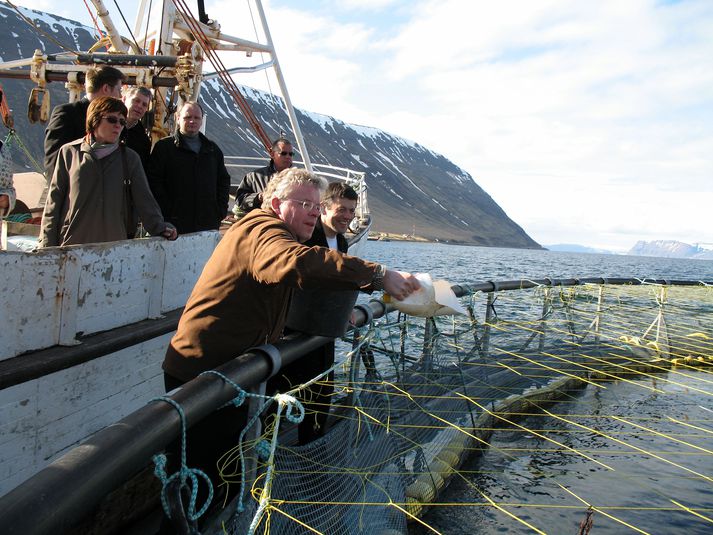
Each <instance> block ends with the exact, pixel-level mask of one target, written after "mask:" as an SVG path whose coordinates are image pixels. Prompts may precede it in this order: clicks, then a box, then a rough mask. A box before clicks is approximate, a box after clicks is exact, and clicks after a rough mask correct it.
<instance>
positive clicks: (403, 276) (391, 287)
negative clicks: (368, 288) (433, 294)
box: [384, 269, 421, 301]
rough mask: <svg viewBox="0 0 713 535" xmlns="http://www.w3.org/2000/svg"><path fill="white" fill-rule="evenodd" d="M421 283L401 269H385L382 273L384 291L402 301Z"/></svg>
mask: <svg viewBox="0 0 713 535" xmlns="http://www.w3.org/2000/svg"><path fill="white" fill-rule="evenodd" d="M420 287H421V284H420V283H419V282H418V279H417V278H416V277H415V276H413V275H412V274H411V273H405V272H403V271H394V270H391V269H387V270H386V274H385V275H384V291H385V292H386V293H388V294H389V295H390V296H392V297H393V298H394V299H398V300H399V301H402V300H404V299H406V298H407V297H408V296H409V295H411V294H412V293H413V292H415V291H416V290H418V289H419V288H420Z"/></svg>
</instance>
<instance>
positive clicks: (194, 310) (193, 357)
mask: <svg viewBox="0 0 713 535" xmlns="http://www.w3.org/2000/svg"><path fill="white" fill-rule="evenodd" d="M376 267H377V264H374V263H373V262H368V261H366V260H362V259H360V258H356V257H353V256H348V255H344V254H342V253H340V252H337V251H332V250H330V249H327V248H324V247H307V246H305V245H302V244H301V243H299V242H298V241H297V238H296V236H295V235H294V234H293V233H292V232H291V231H290V230H289V228H288V227H287V225H285V224H284V223H283V222H282V221H281V220H280V219H279V218H278V217H277V216H276V215H275V214H273V213H272V212H267V211H265V210H253V211H252V212H250V214H248V215H247V216H245V217H244V218H243V219H241V220H240V222H239V223H237V224H235V225H233V227H231V229H230V230H229V231H228V232H227V233H226V234H225V236H224V237H223V239H222V240H221V241H220V243H219V244H218V247H216V249H215V251H214V252H213V255H212V256H211V257H210V259H209V260H208V263H207V264H206V266H205V268H204V269H203V273H202V274H201V276H200V278H199V279H198V282H197V283H196V286H195V288H193V292H192V293H191V296H190V297H189V298H188V303H187V304H186V309H185V310H184V312H183V315H182V316H181V320H180V322H179V324H178V331H177V332H176V334H175V336H174V337H173V339H172V340H171V344H170V345H169V348H168V350H167V352H166V358H165V360H164V362H163V369H164V371H165V372H166V373H168V375H171V376H173V377H175V378H177V379H180V380H183V381H188V380H190V379H192V378H193V377H195V376H197V375H198V374H199V373H201V372H203V371H205V370H210V369H214V368H216V367H218V366H220V365H221V364H224V363H226V362H228V361H229V360H230V359H232V358H235V357H237V356H238V355H240V354H242V353H244V352H245V351H246V350H247V349H249V348H251V347H254V346H258V345H262V344H265V343H274V342H276V341H277V340H278V339H279V338H280V335H281V334H282V330H283V328H284V325H285V317H286V315H287V308H288V305H289V302H290V298H291V296H292V290H293V289H294V288H323V289H326V290H357V289H368V287H369V285H370V284H371V281H372V279H373V276H374V273H375V271H376Z"/></svg>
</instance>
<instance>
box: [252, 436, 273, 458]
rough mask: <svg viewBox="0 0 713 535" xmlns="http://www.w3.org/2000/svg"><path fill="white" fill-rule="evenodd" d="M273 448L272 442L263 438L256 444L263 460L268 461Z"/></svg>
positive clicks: (259, 455) (258, 453) (256, 448)
mask: <svg viewBox="0 0 713 535" xmlns="http://www.w3.org/2000/svg"><path fill="white" fill-rule="evenodd" d="M271 449H272V447H271V446H270V442H268V441H267V440H261V441H260V442H258V443H257V445H256V446H255V451H256V452H257V455H258V457H260V460H262V461H267V460H268V459H269V458H270V451H271Z"/></svg>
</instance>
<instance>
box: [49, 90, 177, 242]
mask: <svg viewBox="0 0 713 535" xmlns="http://www.w3.org/2000/svg"><path fill="white" fill-rule="evenodd" d="M126 116H127V109H126V106H124V103H123V102H121V100H119V99H117V98H113V97H101V98H98V99H95V100H92V102H91V103H90V104H89V109H88V110H87V135H86V136H85V137H83V138H81V139H78V140H76V141H72V142H71V143H67V144H66V145H64V146H63V147H62V148H61V149H60V154H59V157H58V158H57V163H56V165H55V168H54V173H53V174H52V181H51V183H50V187H49V193H48V196H47V202H46V204H45V210H44V213H43V215H42V228H41V230H40V239H39V246H40V247H52V246H57V245H76V244H80V243H98V242H108V241H117V240H125V239H127V238H132V237H133V236H134V234H135V232H136V225H137V219H138V218H140V219H141V222H142V223H143V225H144V228H145V229H146V230H147V231H148V232H149V234H151V235H154V236H157V235H161V236H163V237H165V238H167V239H169V240H173V239H176V235H177V234H176V229H175V228H174V227H173V225H171V224H170V223H166V222H165V221H164V220H163V216H162V215H161V210H160V209H159V207H158V204H157V203H156V200H155V199H154V198H153V195H152V194H151V190H150V189H149V186H148V182H147V181H146V175H145V174H144V170H143V167H142V165H141V160H140V159H139V156H138V155H137V154H136V153H135V152H134V151H133V150H131V149H128V148H126V147H124V146H123V145H121V144H120V143H119V137H120V135H121V132H122V130H123V129H124V127H125V126H126ZM137 216H138V218H137Z"/></svg>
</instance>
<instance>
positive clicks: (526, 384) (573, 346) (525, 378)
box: [0, 278, 713, 535]
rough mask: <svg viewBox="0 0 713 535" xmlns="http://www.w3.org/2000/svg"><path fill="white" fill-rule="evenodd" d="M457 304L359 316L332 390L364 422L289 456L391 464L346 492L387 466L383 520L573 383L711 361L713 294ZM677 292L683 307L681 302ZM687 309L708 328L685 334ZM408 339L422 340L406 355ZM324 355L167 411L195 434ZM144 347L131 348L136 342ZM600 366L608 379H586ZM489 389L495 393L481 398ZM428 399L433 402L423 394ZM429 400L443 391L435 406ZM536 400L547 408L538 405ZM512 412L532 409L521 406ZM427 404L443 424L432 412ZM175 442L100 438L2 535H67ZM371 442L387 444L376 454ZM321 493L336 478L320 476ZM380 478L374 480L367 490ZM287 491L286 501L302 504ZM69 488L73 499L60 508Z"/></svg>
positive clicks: (185, 396)
mask: <svg viewBox="0 0 713 535" xmlns="http://www.w3.org/2000/svg"><path fill="white" fill-rule="evenodd" d="M452 289H453V291H454V292H455V294H456V295H457V296H459V297H462V298H465V300H466V301H467V303H466V304H467V309H468V312H469V315H468V316H467V317H465V318H463V317H462V316H461V318H463V319H456V318H454V317H449V316H443V317H438V318H415V319H414V318H408V317H405V316H403V315H402V314H400V313H399V314H397V315H396V317H394V314H389V313H393V312H395V309H394V307H393V305H392V304H390V303H384V302H383V301H381V300H371V301H369V302H368V303H367V304H364V305H358V306H357V307H355V309H354V311H353V315H352V319H353V324H354V330H353V331H351V332H352V334H351V335H349V339H348V340H349V342H348V343H350V344H351V347H352V348H353V349H352V351H351V352H350V353H349V354H348V355H347V356H346V360H345V361H344V362H343V363H342V364H344V363H347V364H350V366H349V365H347V366H346V367H345V368H344V369H345V371H344V373H343V374H342V375H343V376H342V377H341V378H339V377H338V378H337V380H338V381H342V387H340V388H341V390H342V391H343V392H344V393H345V397H342V399H346V402H343V411H347V412H348V411H349V410H353V411H354V414H355V416H354V417H353V418H350V417H349V416H348V415H346V414H345V413H344V412H343V413H342V414H341V415H340V419H339V420H340V421H339V423H337V424H336V425H335V426H334V429H333V430H330V433H332V432H335V433H339V432H342V431H340V429H342V428H339V426H340V425H342V424H343V425H352V427H350V428H348V430H347V431H345V432H344V433H345V435H344V437H347V438H345V439H344V440H326V441H316V442H315V443H313V444H314V446H313V444H308V445H307V446H306V447H305V448H314V449H299V450H296V451H295V452H294V455H296V456H297V457H299V458H300V459H303V460H304V459H307V461H304V462H308V461H309V455H310V452H312V453H314V454H319V455H324V452H322V451H321V450H320V449H319V448H322V449H323V448H328V447H336V448H338V450H335V451H333V452H332V453H331V454H330V455H331V457H328V459H329V460H328V461H327V460H326V459H327V458H324V457H320V459H321V460H320V459H316V460H313V461H314V464H313V465H310V466H312V467H313V469H314V470H315V471H316V472H320V471H321V470H323V469H321V470H320V469H319V468H318V467H319V466H326V465H324V464H320V463H328V464H329V465H330V466H331V469H332V470H334V469H336V467H337V465H336V464H335V463H337V458H341V457H344V456H342V455H341V454H342V453H343V452H342V450H343V449H344V448H345V447H346V446H347V444H350V446H349V447H353V448H363V451H368V452H370V453H369V455H374V454H377V455H383V456H384V459H385V460H384V461H383V462H382V461H378V462H375V461H374V459H373V458H370V459H363V461H364V465H363V466H362V467H361V468H359V467H354V466H345V467H344V472H343V473H342V474H341V475H340V477H341V479H344V478H357V479H355V483H358V482H359V481H361V480H359V479H358V477H359V476H358V474H359V473H361V471H363V470H366V469H367V468H366V467H369V470H372V469H373V468H372V467H374V466H381V469H382V470H383V471H384V472H385V473H386V474H390V475H394V474H395V475H396V476H397V477H399V478H402V481H401V483H399V484H398V485H396V486H391V487H389V488H390V489H391V491H390V492H391V494H389V495H388V496H387V497H386V498H385V497H384V495H383V493H382V494H380V495H379V497H378V498H377V499H379V500H382V501H383V503H382V502H379V503H378V504H372V505H381V506H383V509H385V510H386V511H387V512H388V514H389V515H390V516H394V514H397V515H400V516H401V517H408V518H411V517H414V518H415V517H416V516H418V515H419V514H420V513H421V512H422V511H423V510H424V508H425V507H426V506H427V505H428V503H431V502H433V501H434V500H435V496H436V495H437V494H438V492H439V490H440V489H441V488H442V487H443V486H444V480H445V479H447V478H448V477H450V476H451V475H452V474H453V473H454V471H456V470H457V469H458V466H459V463H461V462H463V460H464V458H465V456H466V453H467V452H468V451H470V449H471V448H472V449H473V451H475V450H480V449H482V447H480V446H477V445H475V441H476V440H478V441H480V443H483V442H486V441H487V438H488V436H489V435H488V434H487V433H489V431H488V430H491V429H492V427H493V426H494V425H497V424H498V423H500V424H501V425H502V424H503V423H504V422H505V423H508V422H510V423H511V420H510V418H514V417H516V416H512V414H514V413H517V414H520V415H527V414H528V413H529V412H531V411H532V410H536V409H537V407H539V404H540V403H548V402H551V401H552V400H553V399H556V397H557V393H556V391H555V390H553V386H552V385H554V386H555V387H558V388H559V387H560V386H561V387H562V388H566V389H567V390H566V392H567V394H566V395H567V396H570V395H571V394H570V392H571V391H572V390H573V388H575V387H574V386H572V383H573V382H579V383H580V384H583V385H586V384H593V381H594V378H595V377H599V379H598V380H613V379H615V378H617V377H618V376H620V375H621V374H632V373H661V372H665V371H667V370H669V369H670V367H671V366H672V365H676V362H675V361H676V359H679V360H680V363H681V364H683V365H687V363H691V365H694V364H696V363H697V362H699V361H698V360H697V358H698V357H696V356H695V354H696V353H701V354H704V353H706V352H707V354H710V355H713V342H711V341H713V332H711V328H710V326H711V325H713V322H711V321H709V320H710V318H711V316H713V282H701V281H686V280H653V279H636V278H580V279H577V278H573V279H549V278H546V279H533V280H525V279H523V280H510V281H487V282H482V283H477V284H461V285H455V286H452ZM674 290H675V291H677V292H679V294H676V295H674V293H675V292H674ZM694 307H695V310H698V311H700V315H701V316H705V319H703V318H702V317H699V318H698V319H697V320H696V323H690V317H691V316H692V310H694ZM476 310H480V312H476ZM374 320H378V321H374ZM613 320H615V321H613ZM705 325H707V326H708V327H707V328H706V327H705ZM689 327H690V328H689ZM673 329H676V332H673ZM407 335H408V336H407ZM414 335H418V340H410V339H409V337H410V338H413V337H414ZM328 340H329V339H328V338H325V337H316V336H313V337H309V336H304V335H301V336H300V335H297V336H291V337H288V338H287V339H285V340H284V341H282V342H280V343H278V344H275V346H274V348H276V351H275V349H270V348H255V349H253V350H250V351H248V352H247V353H246V354H244V355H243V356H242V357H241V358H240V359H235V360H233V361H231V362H229V363H227V364H225V365H223V366H221V367H220V368H218V369H217V371H218V372H219V374H220V375H217V374H204V375H201V376H199V377H197V378H196V379H194V380H193V381H190V382H189V383H187V384H186V385H184V387H182V388H181V389H180V390H178V391H176V392H174V393H172V394H171V395H170V396H169V397H170V398H171V399H172V400H173V402H175V403H176V404H178V405H180V407H181V409H182V412H183V414H184V415H185V418H186V419H187V420H188V421H189V422H196V421H200V420H201V419H203V418H205V417H206V416H207V415H209V414H210V413H211V412H213V411H214V410H216V409H217V408H219V407H221V406H222V405H224V404H225V403H228V402H229V401H231V400H233V399H234V398H235V397H236V389H235V385H241V386H242V388H243V389H245V390H249V391H252V390H254V389H255V388H256V386H257V385H260V384H261V383H264V381H266V380H267V378H269V377H270V376H272V375H274V374H275V373H276V372H278V371H279V369H280V368H281V367H282V366H285V365H288V364H290V363H292V362H295V361H296V360H298V359H299V358H300V357H301V356H303V355H305V354H306V353H307V352H309V351H312V350H314V349H315V348H317V347H319V346H320V345H322V344H324V343H326V342H327V341H328ZM135 343H136V339H134V340H132V341H131V344H135ZM129 345H130V344H129ZM684 355H687V356H685V357H684ZM603 359H606V362H605V363H604V364H599V365H595V364H592V363H593V362H596V361H598V360H599V361H601V360H603ZM686 359H688V360H686ZM704 360H705V359H704ZM706 362H707V361H706ZM340 367H341V365H340ZM518 368H520V370H522V371H518ZM597 374H598V375H597ZM226 379H227V381H226ZM483 385H486V386H487V387H488V390H486V391H483V390H482V388H483ZM562 385H565V386H562ZM419 388H421V389H423V388H425V389H426V390H425V391H421V392H418V390H417V389H419ZM431 388H433V389H435V390H433V391H431V390H428V389H431ZM448 389H451V390H448ZM478 389H480V390H478ZM424 392H426V393H425V394H424ZM448 392H450V394H448ZM484 392H485V393H484ZM543 392H546V393H547V396H545V395H544V394H542V393H543ZM533 393H534V394H542V395H541V396H540V397H533ZM412 394H413V395H412ZM387 395H389V396H392V397H391V399H390V400H389V401H388V402H387V404H388V406H387V407H386V409H385V410H386V412H384V413H383V414H380V415H378V414H377V413H376V412H373V411H375V410H376V408H375V407H377V405H378V403H377V402H378V400H379V399H380V398H381V397H385V396H387ZM337 397H338V396H337ZM516 399H517V400H522V399H524V400H525V401H518V403H520V405H517V406H514V405H513V403H515V401H514V400H516ZM444 400H452V401H449V402H448V403H456V402H458V403H460V404H461V405H462V406H461V405H459V406H458V407H457V410H455V409H456V407H455V406H454V405H449V406H444V407H440V408H439V406H440V405H439V404H442V403H443V402H444ZM430 402H433V403H435V408H433V407H431V408H428V407H429V405H428V404H429V403H430ZM528 407H529V409H528ZM399 411H403V414H402V413H400V412H399ZM439 411H442V412H439ZM461 412H462V414H460V413H461ZM403 415H405V416H403ZM502 415H509V417H504V416H502ZM380 417H383V418H384V420H383V421H380V420H379V418H380ZM402 418H405V420H402ZM350 420H351V421H352V423H350ZM435 423H438V425H435ZM180 433H181V417H180V416H179V413H178V412H177V411H176V410H175V409H174V407H173V406H171V405H169V404H168V403H163V402H160V401H154V402H152V403H149V404H148V405H146V406H144V407H143V408H141V409H140V410H138V411H136V412H134V413H132V414H130V415H129V416H127V417H126V418H124V419H123V420H121V421H119V422H117V423H116V424H114V425H111V426H109V427H107V428H105V429H103V430H102V431H100V432H98V433H96V434H95V435H94V436H92V437H91V438H90V439H89V440H87V441H86V442H85V443H83V444H82V445H80V446H78V447H76V448H74V449H72V450H71V451H69V452H67V453H66V454H65V455H63V456H62V457H61V458H59V459H57V460H56V461H54V462H53V463H52V464H51V465H50V466H49V467H47V468H46V469H44V470H42V471H40V472H39V473H37V474H36V475H35V476H33V477H31V478H30V479H29V480H27V481H26V482H25V483H23V484H21V485H20V486H18V487H17V488H15V489H13V490H12V491H10V492H9V493H8V494H6V495H5V496H3V497H2V498H0V519H2V523H3V526H4V527H3V530H4V533H7V534H8V535H10V534H15V533H17V534H20V533H22V534H25V533H37V534H41V533H58V532H62V531H63V530H64V529H66V528H67V527H69V526H71V525H72V524H73V523H74V522H76V521H77V520H78V519H81V518H84V517H85V515H87V514H88V513H89V512H90V511H91V510H92V509H93V508H94V507H95V506H96V505H97V503H98V502H99V501H100V499H101V498H102V497H103V496H105V495H107V494H108V493H109V492H111V491H112V490H114V489H116V488H117V487H118V486H119V485H121V484H122V483H123V482H125V481H127V480H128V479H129V478H130V477H132V476H133V475H134V474H135V473H137V472H138V471H139V470H141V469H142V468H143V467H144V466H145V465H146V464H147V462H148V460H149V459H150V458H151V456H152V455H154V454H156V453H158V452H160V451H161V450H162V449H164V448H165V447H166V446H167V445H168V444H169V443H170V442H171V441H172V440H174V439H175V438H177V437H178V436H179V435H180ZM409 433H415V434H413V435H410V434H409ZM375 440H384V441H387V442H388V443H385V444H384V445H383V447H381V446H374V445H373V444H374V441H375ZM400 448H403V449H400ZM287 450H288V451H286V452H285V451H282V452H281V453H280V455H281V462H284V460H285V458H284V456H285V455H289V454H291V450H292V448H287ZM320 452H321V453H320ZM352 453H353V454H352ZM352 453H350V454H349V455H347V456H346V457H345V459H347V462H351V461H349V459H352V460H353V459H356V458H357V457H358V455H356V453H359V452H352ZM399 459H400V460H399ZM318 461H319V462H318ZM394 462H396V464H393V463H394ZM444 463H445V464H444ZM350 474H351V475H350ZM293 476H294V477H306V476H309V470H304V466H302V468H300V469H297V470H295V469H292V470H290V471H288V472H285V473H283V474H282V476H281V477H283V478H289V477H293ZM315 477H322V478H323V479H324V478H328V477H329V476H328V475H325V474H324V473H322V475H321V476H315ZM378 477H381V476H379V475H378V474H371V473H370V475H369V477H368V478H366V480H365V481H364V483H365V482H366V481H372V480H373V481H376V479H377V478H378ZM384 477H386V476H384ZM301 483H302V484H304V481H302V482H301ZM387 483H388V482H386V481H385V480H380V481H378V485H376V484H375V486H378V487H379V488H381V489H383V488H384V486H385V485H386V486H388V485H387ZM291 484H292V485H293V486H292V487H288V488H303V489H304V488H305V487H304V486H297V485H295V484H294V482H291ZM264 486H265V487H266V488H265V489H263V491H265V492H272V493H278V494H279V492H281V490H280V488H281V487H280V485H279V484H277V483H276V482H272V483H270V482H265V483H264ZM336 486H337V487H339V488H342V489H343V488H352V487H353V488H354V489H356V490H355V492H357V495H358V496H355V497H354V500H355V502H358V503H355V508H356V509H355V510H356V511H357V513H355V514H357V515H359V518H360V519H363V518H365V516H366V515H368V514H371V513H370V511H375V510H377V509H378V507H367V508H366V509H364V507H363V505H364V502H365V500H366V499H367V498H369V499H373V496H371V498H370V497H369V493H368V492H367V491H368V490H369V489H368V488H366V487H365V488H364V489H363V488H362V485H358V484H355V485H345V484H343V483H342V484H340V485H336ZM312 487H315V488H316V490H315V492H327V490H325V489H324V488H323V487H325V485H316V484H313V485H312ZM317 487H319V488H317ZM68 488H70V489H72V492H67V489H68ZM248 488H249V487H248ZM365 489H366V490H365ZM372 490H373V489H372ZM275 496H277V497H276V501H275V505H274V507H285V508H289V507H291V506H293V505H294V504H295V503H296V506H297V507H305V505H306V504H309V507H312V508H315V507H316V508H319V507H320V502H319V501H315V500H311V501H310V499H309V497H305V496H302V499H303V500H306V501H304V502H299V501H295V500H294V496H290V497H289V499H286V498H285V496H284V495H279V496H278V495H277V494H275ZM38 497H42V499H38ZM263 499H265V497H263ZM267 499H268V500H269V499H270V496H267ZM337 501H341V502H343V501H344V500H338V499H337V498H336V497H332V499H331V500H323V501H322V502H321V503H322V506H323V507H324V506H328V505H329V504H330V503H332V502H337ZM396 506H398V507H396ZM293 513H294V511H291V510H290V511H286V514H284V515H274V516H273V522H275V524H274V525H273V526H272V528H271V529H273V530H276V531H275V532H281V531H280V530H279V526H277V523H279V522H289V521H290V520H289V519H290V518H291V514H293ZM382 514H383V511H382ZM315 515H316V513H315ZM332 516H333V515H332ZM310 518H312V519H318V516H312V517H310ZM381 518H382V519H383V518H384V517H381ZM316 521H317V520H315V522H316ZM403 521H404V522H405V520H403Z"/></svg>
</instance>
